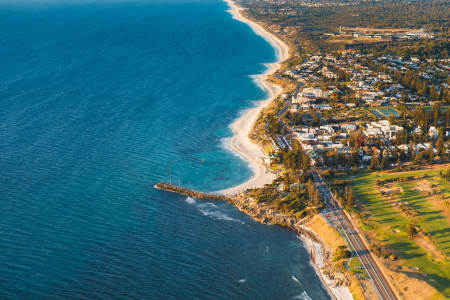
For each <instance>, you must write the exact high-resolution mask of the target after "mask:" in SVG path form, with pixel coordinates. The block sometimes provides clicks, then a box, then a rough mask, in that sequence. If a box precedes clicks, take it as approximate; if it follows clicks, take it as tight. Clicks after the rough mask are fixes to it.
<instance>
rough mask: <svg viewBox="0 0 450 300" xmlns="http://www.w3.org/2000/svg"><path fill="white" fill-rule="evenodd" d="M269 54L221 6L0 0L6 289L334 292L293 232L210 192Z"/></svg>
mask: <svg viewBox="0 0 450 300" xmlns="http://www.w3.org/2000/svg"><path fill="white" fill-rule="evenodd" d="M274 60H275V55H274V50H273V49H272V48H271V47H270V45H269V44H267V42H265V41H264V40H263V39H262V38H261V37H258V36H257V35H255V34H254V33H253V32H252V31H251V29H250V28H249V27H248V26H246V25H245V24H242V23H239V22H237V21H235V20H233V19H232V18H231V16H230V15H229V14H228V13H227V12H226V4H225V3H223V2H221V1H218V0H217V1H216V0H210V1H206V0H205V1H199V0H194V1H187V0H185V1H182V0H180V1H144V0H142V1H88V0H85V1H82V0H79V1H56V0H49V1H37V0H35V1H32V0H29V1H26V0H24V1H12V0H0V105H1V109H0V240H1V246H0V274H1V275H0V298H1V299H24V298H28V299H95V298H101V299H289V298H294V297H297V298H298V299H309V297H310V298H312V299H328V296H327V295H326V293H325V291H324V289H323V287H322V286H321V284H320V282H319V280H318V278H317V276H316V275H315V273H314V272H313V269H312V267H311V266H310V264H309V262H308V253H307V251H306V250H305V248H304V247H303V245H302V243H301V242H300V241H299V240H298V239H297V237H296V236H295V235H294V234H293V233H291V232H288V231H286V230H283V229H281V228H278V227H274V226H266V225H261V224H258V223H256V222H254V221H253V220H251V219H250V218H249V217H247V216H246V215H244V214H243V213H241V212H239V211H238V210H237V209H235V208H234V207H232V206H229V205H228V204H225V203H220V202H214V203H212V202H207V201H200V200H195V199H187V198H186V197H181V196H177V195H173V194H168V193H165V192H161V191H156V190H154V189H153V188H152V186H153V184H154V183H155V182H157V181H166V180H167V177H168V164H169V163H170V164H171V165H172V173H173V180H174V181H175V182H176V183H178V182H180V183H181V184H182V185H185V186H188V187H192V188H196V189H200V190H205V191H214V190H220V189H223V188H227V187H231V186H233V185H236V184H238V183H241V182H243V181H245V180H246V179H248V178H249V177H250V176H251V171H250V170H249V168H248V167H247V165H246V163H245V162H243V161H242V160H240V159H239V158H238V157H236V156H234V155H233V154H232V153H230V152H228V151H227V150H226V149H225V148H224V147H223V139H224V138H226V137H229V136H230V134H231V132H230V130H229V128H228V126H229V124H230V123H231V122H232V121H233V120H234V119H235V118H236V117H238V116H239V114H240V112H241V111H242V110H243V109H245V108H248V107H250V106H252V105H253V101H254V100H258V99H261V98H263V97H264V96H265V94H264V92H263V91H262V90H261V89H259V88H258V87H257V86H256V85H255V83H254V82H253V80H252V79H251V77H250V75H252V74H258V73H261V72H262V71H263V70H264V69H265V67H264V65H263V63H267V62H273V61H274Z"/></svg>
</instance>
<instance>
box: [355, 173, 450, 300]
mask: <svg viewBox="0 0 450 300" xmlns="http://www.w3.org/2000/svg"><path fill="white" fill-rule="evenodd" d="M424 174H427V175H429V176H427V177H426V178H424V179H420V180H417V179H413V180H407V181H403V182H399V183H394V184H393V186H394V187H395V188H396V189H398V190H399V192H398V194H397V195H396V196H383V195H382V194H381V192H380V191H379V189H378V187H377V184H376V182H377V180H385V179H390V178H400V177H410V176H423V175H424ZM348 179H351V185H352V187H353V189H354V191H355V195H356V198H357V200H358V201H359V202H360V203H361V204H362V205H363V215H364V218H363V219H364V221H363V225H362V226H361V227H362V228H363V229H364V230H366V231H367V232H368V233H369V235H370V236H372V237H375V238H376V239H377V240H378V241H380V242H381V243H382V244H383V245H385V246H387V247H388V248H390V249H391V250H392V251H393V252H394V253H395V254H397V255H398V256H399V259H400V261H401V263H402V265H403V266H404V267H406V268H407V269H410V270H418V273H422V274H426V275H423V279H424V280H425V281H427V282H428V283H429V284H430V285H432V286H434V287H435V288H436V289H437V290H438V291H440V292H441V293H442V294H443V295H444V296H445V297H449V298H450V261H449V257H450V222H449V218H448V213H446V212H445V211H444V209H442V207H440V206H439V202H437V201H432V200H430V199H431V198H430V197H431V196H429V195H428V194H427V193H425V192H422V191H420V190H418V186H419V185H420V184H422V185H423V184H428V183H429V184H430V185H432V184H434V186H435V189H439V193H440V195H441V196H442V197H449V196H450V193H449V192H450V185H449V184H448V182H445V183H444V182H442V180H441V179H440V177H439V170H438V169H434V170H422V171H412V172H401V173H381V172H380V173H362V174H359V175H356V176H351V177H350V178H348ZM441 196H439V197H441ZM395 197H396V198H397V201H398V202H396V201H394V200H395V199H394V198H395ZM393 203H394V204H393ZM395 203H404V204H406V205H407V207H408V209H409V210H410V211H412V212H413V214H412V215H408V214H405V213H404V211H402V210H401V209H399V208H398V207H397V206H396V204H395ZM411 223H413V224H415V225H418V226H420V228H421V230H422V231H423V232H424V233H425V236H424V237H423V238H422V239H421V240H420V239H418V238H417V239H416V238H414V239H409V238H408V236H407V233H406V232H407V228H408V227H409V225H410V224H411Z"/></svg>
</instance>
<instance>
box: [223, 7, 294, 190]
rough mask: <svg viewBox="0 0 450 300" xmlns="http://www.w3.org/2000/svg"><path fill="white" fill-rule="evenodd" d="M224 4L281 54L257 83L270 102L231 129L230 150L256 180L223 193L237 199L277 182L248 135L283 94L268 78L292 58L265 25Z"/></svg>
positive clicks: (262, 103) (260, 104)
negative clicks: (243, 162)
mask: <svg viewBox="0 0 450 300" xmlns="http://www.w3.org/2000/svg"><path fill="white" fill-rule="evenodd" d="M224 1H225V2H226V3H227V4H228V6H229V9H228V12H229V13H230V14H231V15H232V16H233V18H234V19H235V20H238V21H240V22H243V23H246V24H248V25H249V26H250V27H251V28H252V29H253V31H254V32H255V33H256V34H258V35H260V36H261V37H263V38H264V39H265V40H266V41H267V42H269V43H270V44H271V45H272V47H274V48H275V49H276V51H277V52H276V53H277V61H276V62H274V63H269V64H267V70H266V71H265V72H264V73H262V74H258V75H256V76H255V81H256V83H257V84H258V85H259V86H261V88H262V89H264V90H265V91H266V92H267V98H266V99H264V100H261V101H259V102H257V103H258V104H257V105H256V106H255V107H252V108H249V109H247V110H245V111H244V112H243V114H242V115H241V116H240V117H239V118H238V119H236V120H235V121H234V122H233V123H232V124H231V125H230V127H231V129H232V131H233V136H232V137H231V138H230V139H229V140H228V141H227V144H226V146H227V147H228V148H229V149H230V150H231V151H233V152H234V153H236V154H237V155H238V156H240V157H241V158H243V159H244V160H245V161H247V162H248V164H249V166H250V168H251V170H252V171H253V175H252V177H251V178H250V179H248V180H247V181H246V182H244V183H241V184H239V185H237V186H234V187H231V188H228V189H224V190H221V191H219V193H221V194H225V195H233V194H236V193H239V192H242V191H244V190H246V189H248V188H255V187H262V186H264V185H265V184H267V183H271V182H272V181H273V180H274V179H275V178H276V176H275V174H272V173H269V172H267V171H266V168H265V166H264V164H263V163H262V156H263V152H262V149H261V147H259V146H258V145H256V144H254V143H252V141H251V140H250V138H249V137H248V134H249V132H250V130H251V129H252V126H253V124H254V123H255V121H256V119H257V118H258V115H259V113H260V112H261V110H263V109H264V108H265V107H266V106H267V105H269V103H270V102H271V101H272V100H274V99H275V98H276V97H277V96H278V95H279V94H280V93H281V92H282V91H283V90H282V88H281V87H280V86H278V85H276V84H274V83H272V82H270V81H269V80H267V77H268V76H269V75H271V74H273V73H275V72H276V71H277V70H278V69H279V68H280V62H282V61H284V60H286V59H287V58H288V57H289V47H288V46H287V45H286V44H285V43H284V42H283V41H281V40H280V39H279V38H278V37H276V36H275V35H273V34H271V33H270V32H267V31H266V30H265V29H264V28H263V27H262V26H261V25H259V24H257V23H255V22H253V21H251V20H248V19H246V18H244V17H243V16H242V14H241V10H242V8H241V7H239V6H237V5H236V4H235V3H234V2H233V1H232V0H224Z"/></svg>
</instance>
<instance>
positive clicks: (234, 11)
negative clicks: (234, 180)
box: [219, 0, 353, 300]
mask: <svg viewBox="0 0 450 300" xmlns="http://www.w3.org/2000/svg"><path fill="white" fill-rule="evenodd" d="M224 1H225V2H227V3H228V5H229V6H230V9H229V10H228V11H229V12H230V13H231V15H232V16H233V18H234V19H236V20H238V21H241V22H243V23H246V24H248V25H249V26H250V27H251V28H252V29H253V30H254V31H255V33H256V34H258V35H260V36H262V37H263V38H264V39H265V40H267V41H268V42H269V43H270V44H271V45H272V46H273V47H274V48H275V49H276V50H277V62H275V63H271V64H268V68H267V70H266V71H265V72H264V73H263V74H260V75H257V76H256V81H257V83H258V84H259V85H260V86H261V87H262V88H263V89H264V90H265V91H266V92H267V94H268V97H267V98H266V99H265V100H262V101H260V102H258V104H257V106H255V107H253V108H250V109H248V110H246V111H244V112H243V114H242V116H241V117H239V118H238V119H237V120H236V121H235V122H234V123H233V124H231V129H232V130H233V133H234V135H233V137H232V138H231V139H230V140H229V141H228V143H227V145H226V146H227V147H229V148H230V149H231V150H232V151H234V152H235V153H237V154H238V155H239V156H240V157H242V158H244V159H245V160H246V161H248V163H249V165H250V167H251V169H252V171H253V176H252V177H251V178H250V179H249V180H248V181H246V182H244V183H242V184H240V185H237V186H235V187H232V188H229V189H225V190H222V191H219V193H221V194H225V195H233V194H236V193H239V192H241V191H244V190H246V189H248V188H255V187H262V186H264V184H267V183H271V182H272V181H273V180H274V179H275V178H276V176H275V175H274V174H272V173H268V172H266V168H265V166H264V164H263V162H262V157H263V155H264V154H263V152H262V149H261V147H259V146H258V145H256V144H254V143H252V142H251V140H250V138H249V136H248V134H249V132H250V130H251V129H252V126H253V124H254V123H255V121H256V119H257V118H258V115H259V113H260V112H261V110H263V109H264V108H265V107H266V106H267V105H269V103H270V102H271V101H272V100H274V99H275V98H276V97H277V96H278V95H279V94H280V93H281V92H282V91H283V90H282V88H281V87H280V86H278V85H276V84H274V83H272V82H270V81H268V80H267V76H268V75H270V74H273V73H274V72H276V71H277V70H278V69H279V68H280V62H282V61H284V60H286V59H287V58H288V57H289V47H288V46H287V45H286V44H285V43H284V42H283V41H281V40H280V39H279V38H278V37H276V36H275V35H273V34H271V33H270V32H267V31H266V30H265V29H264V28H263V27H262V26H261V25H259V24H257V23H255V22H253V21H250V20H248V19H246V18H244V17H243V16H242V15H241V13H240V11H241V10H242V8H240V7H238V6H237V5H236V4H235V3H234V2H233V1H232V0H224ZM299 237H300V238H301V239H302V240H303V241H304V242H305V246H306V247H307V249H308V250H309V251H312V252H313V253H314V256H315V260H316V263H314V264H313V266H314V269H315V270H316V272H317V274H318V275H319V277H320V278H321V280H322V283H323V284H324V285H325V287H326V288H327V290H328V292H329V294H330V296H331V297H332V298H333V299H336V300H352V299H353V297H352V294H351V293H350V290H349V289H348V288H347V287H341V286H335V285H334V282H333V281H332V280H330V279H328V278H326V276H324V274H323V273H322V272H321V270H320V268H321V267H322V264H323V258H322V248H321V245H320V244H319V243H316V242H314V241H313V240H312V239H311V238H308V237H307V236H299Z"/></svg>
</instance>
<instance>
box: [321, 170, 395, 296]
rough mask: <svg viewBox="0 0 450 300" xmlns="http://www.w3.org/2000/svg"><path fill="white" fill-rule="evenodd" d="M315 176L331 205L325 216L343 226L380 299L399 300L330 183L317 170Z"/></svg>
mask: <svg viewBox="0 0 450 300" xmlns="http://www.w3.org/2000/svg"><path fill="white" fill-rule="evenodd" d="M313 176H314V182H315V184H316V186H317V188H318V189H319V191H320V192H321V193H322V196H323V198H324V201H325V203H327V204H328V207H329V208H328V209H327V210H326V212H325V213H324V214H325V218H326V219H327V221H328V223H329V224H330V225H332V226H333V227H335V228H341V229H342V231H343V232H344V233H345V235H346V236H347V240H348V241H349V243H350V244H351V246H352V248H353V249H354V250H355V252H356V254H357V255H358V256H359V258H360V260H361V263H362V264H363V266H364V268H365V269H366V271H367V273H368V274H369V276H370V279H371V280H372V282H373V284H374V286H375V289H376V290H377V293H378V296H379V297H380V299H382V300H398V298H397V295H396V294H395V293H394V291H393V289H392V287H391V285H390V283H389V281H388V280H387V279H386V278H385V276H384V275H383V273H382V272H381V270H380V269H379V267H378V265H377V263H376V262H375V259H374V258H373V257H372V255H371V254H370V250H369V249H368V248H367V247H366V246H365V244H364V242H363V240H362V238H361V236H360V235H359V234H358V232H357V231H356V228H354V226H353V224H352V223H351V222H350V220H349V219H348V218H347V215H346V214H345V213H344V212H343V211H342V209H341V208H340V207H339V204H338V203H337V201H336V199H335V197H334V196H333V194H332V193H331V191H330V189H329V188H328V185H327V184H326V183H325V182H324V180H323V179H322V178H321V176H320V175H319V174H318V173H317V172H313Z"/></svg>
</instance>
